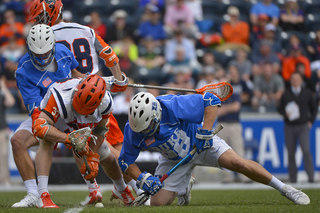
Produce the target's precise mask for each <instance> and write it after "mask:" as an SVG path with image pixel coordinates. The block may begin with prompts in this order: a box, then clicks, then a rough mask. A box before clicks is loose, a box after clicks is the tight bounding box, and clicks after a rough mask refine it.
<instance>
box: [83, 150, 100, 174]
mask: <svg viewBox="0 0 320 213" xmlns="http://www.w3.org/2000/svg"><path fill="white" fill-rule="evenodd" d="M99 159H100V156H99V155H98V153H94V152H92V151H89V155H88V158H87V161H88V164H89V167H90V173H89V174H87V167H86V165H85V164H83V165H82V166H81V169H80V172H81V174H83V175H85V176H84V178H85V179H86V180H93V179H94V178H96V177H97V175H98V171H99V164H100V160H99Z"/></svg>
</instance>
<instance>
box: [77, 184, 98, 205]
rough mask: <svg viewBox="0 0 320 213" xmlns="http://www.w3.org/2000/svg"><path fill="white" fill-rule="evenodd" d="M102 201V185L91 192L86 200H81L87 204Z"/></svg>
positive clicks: (82, 203) (81, 203)
mask: <svg viewBox="0 0 320 213" xmlns="http://www.w3.org/2000/svg"><path fill="white" fill-rule="evenodd" d="M101 201H102V194H101V192H100V187H99V189H97V190H94V191H93V192H90V193H89V196H88V197H87V198H86V200H85V201H82V202H80V205H82V206H85V205H88V204H96V203H98V202H101Z"/></svg>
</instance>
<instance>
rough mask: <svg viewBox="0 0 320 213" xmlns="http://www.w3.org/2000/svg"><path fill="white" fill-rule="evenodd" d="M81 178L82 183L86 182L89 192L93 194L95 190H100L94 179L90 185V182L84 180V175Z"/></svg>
mask: <svg viewBox="0 0 320 213" xmlns="http://www.w3.org/2000/svg"><path fill="white" fill-rule="evenodd" d="M82 178H83V180H84V182H86V184H87V186H88V189H89V192H93V191H95V190H97V189H100V186H99V185H98V183H97V181H96V179H94V182H93V183H90V181H88V180H86V179H85V178H84V175H82Z"/></svg>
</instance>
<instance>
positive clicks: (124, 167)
mask: <svg viewBox="0 0 320 213" xmlns="http://www.w3.org/2000/svg"><path fill="white" fill-rule="evenodd" d="M118 162H119V166H120V169H121V171H122V172H123V174H127V169H128V167H129V165H128V164H127V163H126V162H125V161H124V160H123V159H121V158H120V157H119V159H118Z"/></svg>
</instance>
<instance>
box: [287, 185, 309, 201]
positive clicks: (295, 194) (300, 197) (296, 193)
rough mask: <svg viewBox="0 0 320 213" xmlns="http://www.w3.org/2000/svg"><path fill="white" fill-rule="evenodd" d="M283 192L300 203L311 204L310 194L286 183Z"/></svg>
mask: <svg viewBox="0 0 320 213" xmlns="http://www.w3.org/2000/svg"><path fill="white" fill-rule="evenodd" d="M281 194H282V195H283V196H285V197H286V198H288V199H289V200H291V201H292V202H294V203H295V204H298V205H308V204H310V199H309V197H308V195H306V194H305V193H303V192H302V191H301V190H298V189H296V188H293V187H292V186H290V185H284V187H283V188H282V192H281Z"/></svg>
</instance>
